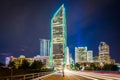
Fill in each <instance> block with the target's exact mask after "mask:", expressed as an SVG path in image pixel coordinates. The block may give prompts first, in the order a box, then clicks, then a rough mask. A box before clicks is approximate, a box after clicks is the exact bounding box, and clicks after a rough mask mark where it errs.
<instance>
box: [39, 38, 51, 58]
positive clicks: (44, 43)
mask: <svg viewBox="0 0 120 80" xmlns="http://www.w3.org/2000/svg"><path fill="white" fill-rule="evenodd" d="M49 54H50V41H49V40H47V39H40V56H49Z"/></svg>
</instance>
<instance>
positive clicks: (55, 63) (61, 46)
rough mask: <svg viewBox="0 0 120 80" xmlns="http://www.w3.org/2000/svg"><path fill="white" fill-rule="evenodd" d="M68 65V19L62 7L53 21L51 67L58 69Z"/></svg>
mask: <svg viewBox="0 0 120 80" xmlns="http://www.w3.org/2000/svg"><path fill="white" fill-rule="evenodd" d="M65 64H66V17H65V8H64V5H62V6H61V7H60V8H59V9H58V10H57V12H56V13H55V14H54V15H53V18H52V20H51V43H50V66H51V67H54V68H56V69H58V68H62V67H63V65H65Z"/></svg>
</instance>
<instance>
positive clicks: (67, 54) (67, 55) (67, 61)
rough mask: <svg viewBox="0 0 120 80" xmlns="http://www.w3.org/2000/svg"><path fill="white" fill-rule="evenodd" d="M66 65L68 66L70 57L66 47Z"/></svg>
mask: <svg viewBox="0 0 120 80" xmlns="http://www.w3.org/2000/svg"><path fill="white" fill-rule="evenodd" d="M66 59H67V60H66V65H70V55H69V48H68V47H67V53H66Z"/></svg>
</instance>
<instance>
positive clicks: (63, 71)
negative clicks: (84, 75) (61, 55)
mask: <svg viewBox="0 0 120 80" xmlns="http://www.w3.org/2000/svg"><path fill="white" fill-rule="evenodd" d="M62 67H63V68H62V73H63V77H64V60H63V63H62Z"/></svg>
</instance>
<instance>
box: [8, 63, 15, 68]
mask: <svg viewBox="0 0 120 80" xmlns="http://www.w3.org/2000/svg"><path fill="white" fill-rule="evenodd" d="M8 67H9V68H12V69H15V62H14V61H11V62H10V63H9V65H8Z"/></svg>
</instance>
